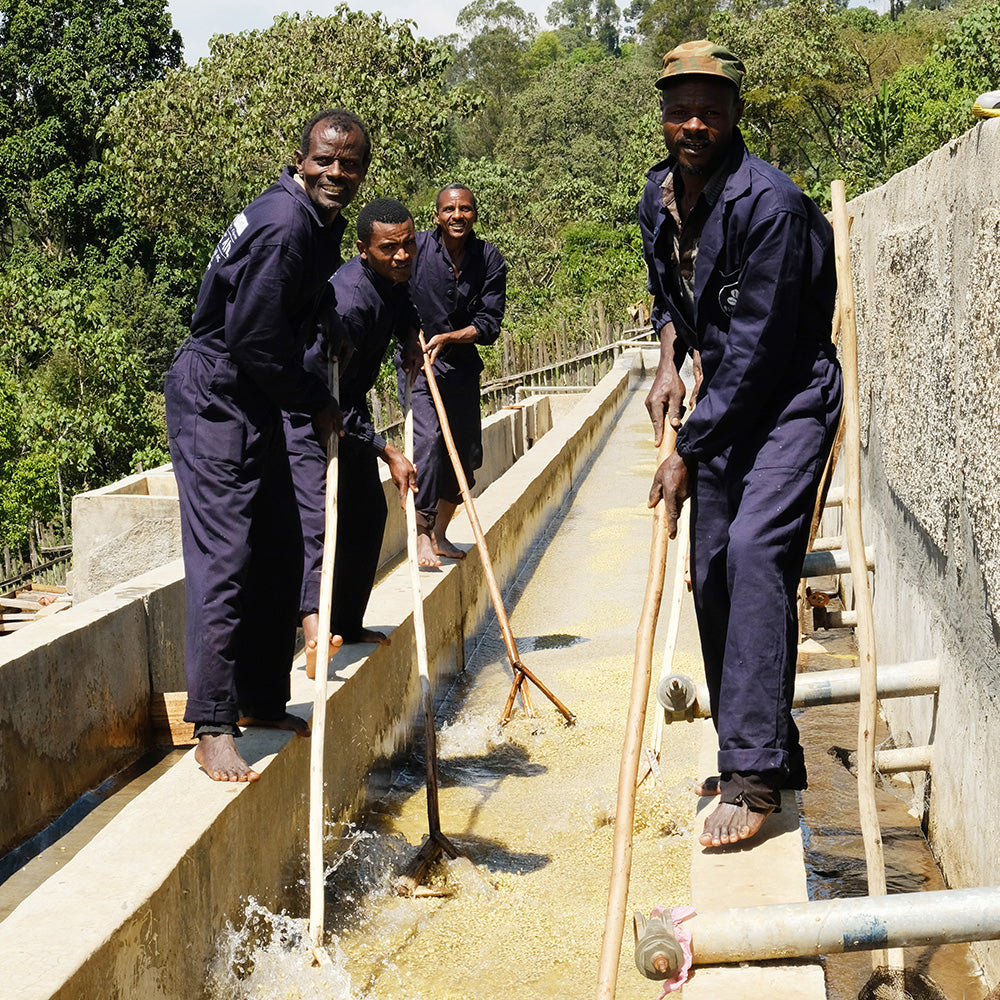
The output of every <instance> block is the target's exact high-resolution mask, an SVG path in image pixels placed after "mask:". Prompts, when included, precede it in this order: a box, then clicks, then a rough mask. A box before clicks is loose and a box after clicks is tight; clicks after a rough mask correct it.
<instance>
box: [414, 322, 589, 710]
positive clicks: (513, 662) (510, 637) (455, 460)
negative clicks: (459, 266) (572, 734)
mask: <svg viewBox="0 0 1000 1000" xmlns="http://www.w3.org/2000/svg"><path fill="white" fill-rule="evenodd" d="M420 347H421V350H423V352H424V374H425V375H426V376H427V386H428V388H429V389H430V392H431V397H432V398H433V400H434V408H435V410H437V415H438V421H439V422H440V424H441V434H442V436H443V437H444V443H445V447H446V448H447V449H448V456H449V458H450V459H451V464H452V467H453V468H454V470H455V478H456V479H457V480H458V488H459V491H460V492H461V494H462V500H463V502H464V503H465V510H466V513H467V514H468V515H469V521H470V523H471V524H472V533H473V534H474V535H475V537H476V547H477V548H478V549H479V558H480V561H481V562H482V564H483V573H484V574H485V576H486V586H487V588H488V589H489V592H490V597H491V598H492V600H493V607H494V609H495V611H496V615H497V622H498V623H499V625H500V632H501V634H502V635H503V641H504V646H505V647H506V649H507V657H508V659H509V660H510V666H511V670H512V671H513V672H514V684H513V686H512V689H511V697H510V698H508V701H507V707H506V708H505V709H504V715H503V719H502V721H503V722H507V721H508V719H509V718H510V706H511V705H512V704H513V701H514V697H513V696H514V694H515V693H516V692H517V690H520V692H521V697H522V699H523V700H524V710H525V711H526V712H527V713H528V715H530V716H534V715H535V710H534V707H533V706H532V704H531V700H530V698H529V696H528V686H527V684H525V683H524V682H525V680H526V679H527V680H529V681H531V683H532V684H534V685H535V687H537V688H538V690H539V691H541V692H542V694H544V695H545V697H546V698H548V699H549V701H551V702H552V704H553V705H555V707H556V708H557V709H558V710H559V711H560V712H561V713H562V716H563V718H565V719H566V721H567V722H568V723H570V724H572V723H574V722H575V721H576V716H575V715H574V714H573V713H572V712H571V711H570V710H569V709H568V708H567V707H566V706H565V705H564V704H563V703H562V702H561V701H560V700H559V699H558V698H557V697H556V696H555V695H554V694H553V693H552V692H551V691H550V690H549V689H548V688H547V687H546V686H545V685H544V684H543V683H542V682H541V681H540V680H539V679H538V678H537V677H536V676H535V675H534V674H533V673H532V672H531V671H530V670H529V669H528V668H527V667H526V666H525V665H524V664H523V663H522V662H521V657H520V656H518V653H517V645H516V643H515V642H514V633H513V632H512V631H511V627H510V620H509V619H508V618H507V611H506V610H505V608H504V606H503V597H502V596H501V594H500V587H499V585H498V584H497V578H496V574H495V573H494V572H493V560H492V559H490V553H489V549H488V548H487V547H486V536H485V535H484V534H483V527H482V525H481V524H480V523H479V515H478V514H477V513H476V505H475V504H474V503H473V502H472V492H471V491H470V490H469V480H468V479H467V478H466V475H465V471H464V470H463V468H462V462H461V459H460V458H459V457H458V449H457V448H456V447H455V438H454V436H453V435H452V433H451V425H450V424H449V422H448V414H447V413H446V412H445V408H444V400H443V399H442V398H441V391H440V389H438V384H437V379H436V378H435V377H434V366H433V365H432V364H431V359H430V358H429V357H428V355H427V342H426V341H425V340H424V335H423V332H421V333H420Z"/></svg>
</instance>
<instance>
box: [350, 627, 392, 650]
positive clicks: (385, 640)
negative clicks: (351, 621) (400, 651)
mask: <svg viewBox="0 0 1000 1000" xmlns="http://www.w3.org/2000/svg"><path fill="white" fill-rule="evenodd" d="M358 642H373V643H375V645H377V646H391V645H392V639H390V638H389V637H388V636H387V635H386V634H385V632H376V631H375V630H374V629H371V628H363V629H362V630H361V635H360V636H358Z"/></svg>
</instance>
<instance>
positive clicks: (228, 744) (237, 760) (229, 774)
mask: <svg viewBox="0 0 1000 1000" xmlns="http://www.w3.org/2000/svg"><path fill="white" fill-rule="evenodd" d="M194 759H195V760H196V761H198V763H199V764H201V766H202V767H203V768H204V769H205V773H206V774H207V775H208V776H209V777H210V778H211V779H212V780H213V781H257V779H258V778H260V775H259V774H258V773H257V772H256V771H255V770H254V769H253V768H252V767H250V765H249V764H248V763H247V762H246V761H245V760H244V759H243V758H242V757H241V756H240V752H239V750H237V749H236V741H235V740H234V739H233V737H232V736H231V735H230V734H229V733H203V734H202V735H201V737H200V738H199V740H198V746H197V747H195V751H194Z"/></svg>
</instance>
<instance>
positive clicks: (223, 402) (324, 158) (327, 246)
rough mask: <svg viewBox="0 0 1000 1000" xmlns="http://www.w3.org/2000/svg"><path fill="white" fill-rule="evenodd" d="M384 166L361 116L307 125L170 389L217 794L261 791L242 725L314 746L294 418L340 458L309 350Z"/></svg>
mask: <svg viewBox="0 0 1000 1000" xmlns="http://www.w3.org/2000/svg"><path fill="white" fill-rule="evenodd" d="M370 159H371V146H370V142H369V139H368V130H367V128H366V127H365V125H364V123H363V122H362V121H361V120H360V119H359V118H358V117H357V116H356V115H354V114H352V113H351V112H348V111H342V110H333V111H324V112H322V113H320V114H318V115H316V116H314V117H313V119H311V120H310V121H309V122H307V123H306V126H305V128H304V129H303V132H302V138H301V142H300V146H299V151H298V152H297V153H296V154H295V166H294V167H289V168H287V169H286V170H285V172H284V173H282V175H281V176H280V177H279V179H278V180H277V182H276V183H274V184H272V185H271V187H269V188H268V189H267V190H266V191H265V192H264V193H263V194H262V195H260V197H258V198H257V199H256V200H255V201H253V202H252V203H251V204H250V205H248V206H247V208H245V209H244V210H243V211H242V212H241V213H240V214H239V215H238V216H236V218H235V219H234V220H233V222H232V224H231V225H230V226H229V228H228V229H227V230H226V232H225V233H224V234H223V236H222V239H221V240H220V241H219V244H218V246H217V247H216V248H215V252H214V253H213V255H212V259H211V261H210V262H209V265H208V269H207V271H206V272H205V277H204V279H203V280H202V284H201V290H200V292H199V293H198V304H197V306H196V308H195V312H194V316H193V318H192V321H191V335H190V337H189V338H188V339H187V340H186V341H185V343H184V344H183V345H182V346H181V348H180V350H179V351H178V352H177V355H176V357H175V359H174V363H173V366H172V367H171V369H170V371H169V372H168V374H167V379H166V386H165V394H166V404H167V429H168V433H169V439H170V455H171V458H172V459H173V463H174V473H175V475H176V477H177V484H178V491H179V494H180V508H181V533H182V542H183V550H184V573H185V587H186V591H187V598H186V602H187V622H186V633H187V634H186V650H185V663H186V670H187V686H188V701H187V710H186V711H185V713H184V718H185V720H187V721H188V722H192V723H194V727H195V728H194V734H195V736H196V737H197V738H198V746H197V749H196V750H195V756H196V758H197V760H198V762H199V763H200V764H201V765H202V767H203V768H204V769H205V771H206V772H207V773H208V774H209V776H210V777H212V778H213V779H215V780H216V781H254V780H256V779H257V778H258V777H259V775H258V774H257V772H256V771H254V770H253V769H252V768H251V767H250V766H249V765H248V764H247V763H246V761H245V760H244V759H243V757H242V756H241V755H240V753H239V751H238V750H237V749H236V743H235V739H236V738H237V737H239V736H240V729H239V727H240V726H241V725H243V726H252V725H257V726H270V727H275V728H278V729H288V730H292V731H293V732H295V733H297V734H298V735H300V736H307V735H308V734H309V727H308V725H307V723H306V722H305V720H303V719H299V718H297V717H295V716H292V715H289V714H288V713H287V712H286V710H285V709H286V706H287V703H288V699H289V697H290V674H291V664H292V653H293V650H294V642H295V629H296V625H297V623H298V622H297V618H298V614H297V612H298V604H299V581H300V578H301V568H302V539H301V533H300V531H299V521H298V513H297V508H296V504H295V495H294V492H293V489H292V480H291V475H290V473H289V466H288V455H287V452H286V450H285V439H284V434H283V432H282V410H284V409H292V408H295V409H298V410H301V411H304V412H305V413H307V414H308V415H309V417H310V419H311V423H312V425H313V428H314V429H315V432H316V434H317V435H318V438H319V440H320V441H322V442H324V443H325V442H326V440H327V438H328V437H329V435H330V434H332V433H338V432H339V431H340V427H341V417H340V410H339V409H338V407H337V405H336V403H335V402H334V401H333V399H332V398H331V395H330V392H329V389H328V387H327V384H326V381H325V380H324V379H321V378H318V377H317V376H316V375H313V374H310V373H309V372H307V371H306V370H305V368H304V367H303V349H304V346H305V342H306V337H307V336H308V335H309V334H311V332H312V327H313V325H314V323H315V322H316V310H317V306H318V304H319V302H320V299H321V298H322V297H323V295H325V294H328V293H327V292H326V290H327V289H328V287H329V286H328V284H327V282H328V281H329V278H330V275H331V274H332V273H333V272H334V270H336V268H337V266H338V265H339V264H340V240H341V236H342V235H343V231H344V227H345V222H344V220H343V218H342V217H341V214H340V213H341V211H342V209H343V208H344V207H345V206H346V205H348V204H349V203H350V201H351V199H352V198H353V197H354V195H355V193H356V192H357V190H358V187H359V185H360V184H361V182H362V181H363V180H364V177H365V174H366V172H367V170H368V164H369V161H370Z"/></svg>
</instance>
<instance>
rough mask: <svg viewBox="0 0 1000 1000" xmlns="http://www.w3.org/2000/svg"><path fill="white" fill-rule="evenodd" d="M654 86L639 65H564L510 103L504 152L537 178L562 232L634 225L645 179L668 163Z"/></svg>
mask: <svg viewBox="0 0 1000 1000" xmlns="http://www.w3.org/2000/svg"><path fill="white" fill-rule="evenodd" d="M655 79H656V75H655V72H654V71H652V70H651V68H650V67H649V66H648V64H646V63H645V62H644V61H642V60H639V59H605V60H601V61H600V62H596V63H587V64H583V65H576V66H574V65H572V64H569V63H566V62H563V63H558V64H556V65H555V66H553V67H551V68H550V69H549V70H547V71H545V72H543V73H541V74H539V76H538V78H537V79H536V80H535V81H534V82H533V83H532V84H531V86H530V87H528V88H527V89H526V90H525V91H524V92H523V93H521V94H520V95H518V97H516V98H515V99H514V100H513V101H511V104H510V107H509V108H508V110H507V124H506V126H505V128H504V131H503V132H502V133H501V137H500V142H499V144H498V150H499V151H500V155H501V156H502V157H503V159H504V160H505V161H506V162H508V163H509V164H512V165H518V166H519V167H520V168H521V169H522V170H525V171H527V172H529V173H530V174H531V175H532V176H533V179H534V191H535V194H534V197H535V198H536V199H540V200H543V201H546V202H548V203H550V205H551V211H552V212H553V213H555V214H554V219H555V221H556V224H557V227H560V228H561V226H562V225H565V224H566V223H568V222H570V221H580V220H581V219H588V220H590V221H594V222H604V223H610V224H612V225H620V224H628V223H631V222H633V221H634V220H635V206H636V204H637V202H638V199H639V194H640V192H641V189H642V184H643V181H644V175H645V172H646V170H647V169H648V168H649V167H650V166H651V165H652V163H653V162H654V161H655V160H657V159H659V158H661V157H662V156H663V155H664V154H663V152H662V150H663V142H662V138H661V132H660V129H659V126H658V124H657V123H658V116H657V104H656V91H655V89H654V87H653V83H654V81H655Z"/></svg>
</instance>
